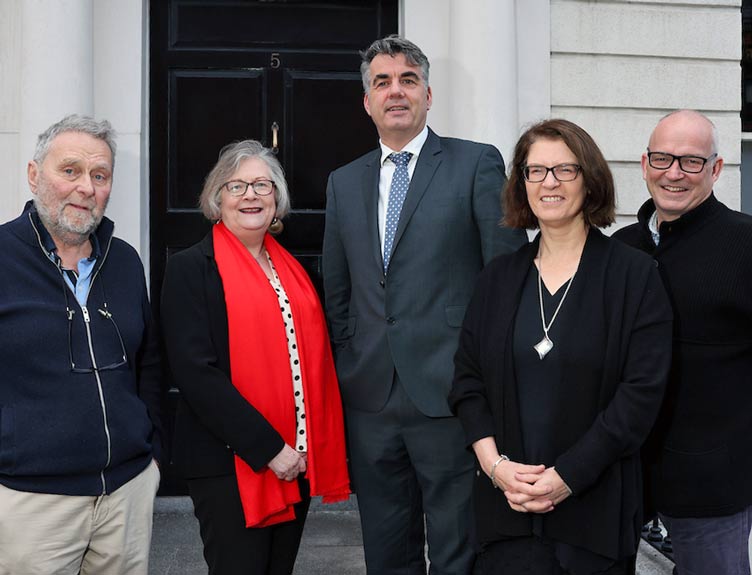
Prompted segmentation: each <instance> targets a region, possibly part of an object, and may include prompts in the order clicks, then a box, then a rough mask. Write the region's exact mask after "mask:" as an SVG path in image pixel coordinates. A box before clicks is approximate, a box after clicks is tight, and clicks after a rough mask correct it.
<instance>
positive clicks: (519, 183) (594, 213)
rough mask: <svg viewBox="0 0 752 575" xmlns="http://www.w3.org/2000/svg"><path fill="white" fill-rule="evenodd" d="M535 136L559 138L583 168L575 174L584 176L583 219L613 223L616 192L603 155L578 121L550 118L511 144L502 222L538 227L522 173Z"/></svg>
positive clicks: (594, 223)
mask: <svg viewBox="0 0 752 575" xmlns="http://www.w3.org/2000/svg"><path fill="white" fill-rule="evenodd" d="M538 140H560V141H562V142H564V143H565V144H566V146H567V147H568V148H569V149H570V150H572V153H573V154H574V155H575V156H576V157H577V163H578V164H579V165H580V167H581V168H582V169H581V171H580V175H578V177H582V178H583V182H584V186H585V192H586V193H585V202H584V203H583V204H582V215H583V216H584V218H585V223H586V224H588V225H590V226H596V227H599V228H605V227H607V226H610V225H611V224H613V223H614V213H615V211H616V192H615V191H614V178H613V176H612V175H611V170H610V169H609V167H608V163H607V162H606V159H605V158H604V157H603V154H602V153H601V151H600V149H599V148H598V146H597V145H596V143H595V142H594V141H593V138H591V137H590V134H588V133H587V132H586V131H585V130H583V129H582V128H580V127H579V126H578V125H577V124H574V123H573V122H570V121H569V120H562V119H552V120H544V121H542V122H538V123H537V124H535V125H534V126H532V127H530V128H528V129H527V130H526V131H525V133H524V134H522V136H521V137H520V139H519V141H518V142H517V145H516V146H515V147H514V158H513V159H512V165H511V167H510V168H509V172H510V173H509V179H508V180H507V184H506V186H505V188H504V200H503V202H504V225H506V226H508V227H510V228H524V229H537V228H538V218H536V217H535V214H534V213H533V210H532V209H531V208H530V204H529V203H528V201H527V191H526V190H525V177H524V176H523V174H522V171H523V169H524V168H525V165H526V164H527V156H528V153H529V152H530V147H531V146H532V145H533V143H535V142H536V141H538Z"/></svg>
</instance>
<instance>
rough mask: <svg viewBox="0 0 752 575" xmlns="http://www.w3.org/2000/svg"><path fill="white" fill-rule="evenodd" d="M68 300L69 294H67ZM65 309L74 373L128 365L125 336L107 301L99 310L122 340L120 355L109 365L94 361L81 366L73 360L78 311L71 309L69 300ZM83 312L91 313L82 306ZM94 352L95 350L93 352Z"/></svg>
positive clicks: (71, 365) (70, 356)
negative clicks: (75, 322)
mask: <svg viewBox="0 0 752 575" xmlns="http://www.w3.org/2000/svg"><path fill="white" fill-rule="evenodd" d="M66 300H67V296H66ZM65 303H66V306H65V310H66V313H67V314H68V359H69V360H70V369H71V372H73V373H94V372H95V371H112V370H113V369H118V368H120V367H123V366H127V365H128V353H127V352H126V351H125V343H124V342H123V336H122V335H121V334H120V329H119V328H118V326H117V324H116V323H115V318H114V317H112V314H111V313H110V310H109V309H108V308H107V304H106V303H105V304H104V305H103V306H102V307H101V308H97V312H98V313H99V314H100V315H101V316H102V317H103V318H104V319H105V320H108V321H109V322H111V324H112V327H113V328H114V329H115V334H116V335H117V339H118V341H119V342H120V355H119V357H116V358H114V361H111V362H110V363H108V364H107V365H96V367H95V366H94V363H93V362H91V363H92V365H91V366H90V367H81V366H80V365H76V362H75V361H74V360H73V343H72V341H73V316H74V315H75V313H76V311H75V310H73V309H71V308H70V307H69V306H68V302H67V301H66V302H65ZM81 311H82V313H89V310H88V308H85V311H84V308H82V310H81ZM91 353H93V352H91Z"/></svg>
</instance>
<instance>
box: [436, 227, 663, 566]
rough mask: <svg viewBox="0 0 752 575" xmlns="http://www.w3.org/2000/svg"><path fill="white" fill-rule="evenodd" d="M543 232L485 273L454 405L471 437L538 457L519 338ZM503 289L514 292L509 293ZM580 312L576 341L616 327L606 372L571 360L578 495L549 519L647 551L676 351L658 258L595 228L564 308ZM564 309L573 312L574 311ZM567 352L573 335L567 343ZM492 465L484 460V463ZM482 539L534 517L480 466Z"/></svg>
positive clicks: (567, 400) (556, 525) (565, 443)
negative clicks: (646, 519) (649, 447)
mask: <svg viewBox="0 0 752 575" xmlns="http://www.w3.org/2000/svg"><path fill="white" fill-rule="evenodd" d="M538 243H539V240H538V239H536V241H535V242H533V243H532V244H530V245H528V246H525V247H523V248H522V249H520V250H519V251H518V252H516V253H515V254H512V255H509V256H501V257H499V258H497V259H495V260H494V261H493V262H491V263H490V264H489V265H488V266H487V268H486V269H485V270H484V272H483V273H482V274H481V277H480V278H479V280H478V285H477V288H476V290H475V294H474V296H473V299H472V301H471V303H470V305H469V307H468V312H467V316H466V317H465V321H464V324H463V328H462V332H461V335H460V346H459V349H458V351H457V354H456V357H455V378H454V382H453V387H452V393H451V395H450V405H451V406H452V408H453V410H454V411H455V412H456V413H457V415H458V416H459V417H460V419H461V421H462V424H463V427H464V428H465V432H466V439H467V443H468V445H470V444H472V443H473V442H474V441H476V440H478V439H481V438H483V437H488V436H493V437H495V439H496V443H497V446H498V449H499V452H500V453H504V454H506V455H508V456H509V457H510V458H511V459H512V460H513V461H519V462H522V463H539V462H537V461H526V459H525V454H524V452H523V443H522V432H521V427H520V420H519V412H518V408H517V387H516V385H517V384H516V381H515V376H514V360H513V357H512V355H513V354H512V334H513V330H514V321H515V316H516V313H517V308H518V305H519V301H520V297H521V293H522V288H523V285H524V282H525V278H526V276H527V274H528V272H529V270H530V267H531V265H533V264H532V262H533V259H534V257H535V254H536V253H537V251H538ZM502 288H503V289H502ZM564 305H565V306H566V307H569V311H570V313H571V312H574V313H575V314H576V316H575V317H576V318H577V321H576V322H573V325H576V326H577V332H576V333H573V334H572V335H571V337H572V338H582V339H585V340H586V341H588V340H589V339H590V338H591V337H592V335H591V334H593V333H605V334H606V337H605V340H606V341H605V342H600V343H602V345H599V346H594V349H603V350H605V355H604V356H603V358H602V361H603V363H602V365H603V368H602V370H598V371H594V370H591V369H585V368H582V367H581V366H579V365H577V364H576V363H574V362H570V363H566V362H564V363H563V365H562V381H561V383H560V385H563V386H566V387H567V390H568V393H563V394H562V395H561V397H560V408H559V412H558V413H559V417H557V421H556V422H555V426H554V427H555V433H554V437H556V439H555V441H556V445H555V446H554V448H555V451H556V453H557V457H556V461H555V467H556V470H557V471H558V472H559V474H560V475H561V477H562V478H563V479H564V481H565V482H566V483H567V485H569V487H570V488H571V489H572V491H573V495H572V496H571V497H569V498H568V499H566V500H565V501H563V502H562V503H561V504H560V505H558V506H557V508H556V509H555V510H554V511H553V512H551V513H549V514H546V515H544V516H543V522H544V523H543V529H544V533H545V534H546V535H547V536H549V537H551V538H553V539H555V540H557V541H561V542H564V543H568V544H571V545H576V546H579V547H583V548H585V549H588V550H590V551H593V552H595V553H599V554H601V555H604V556H606V557H611V558H614V559H618V558H623V557H627V556H631V555H633V554H634V553H635V552H636V549H637V544H638V541H639V539H638V538H639V533H640V528H641V526H642V525H641V524H642V517H641V502H642V497H641V472H640V462H639V448H640V445H641V444H642V443H643V441H644V440H645V437H646V436H647V434H648V432H649V430H650V428H651V426H652V425H653V422H654V420H655V417H656V415H657V413H658V410H659V407H660V403H661V400H662V398H663V393H664V390H665V385H666V378H667V374H668V369H669V364H670V359H671V308H670V306H669V302H668V298H667V296H666V293H665V291H664V289H663V285H662V283H661V280H660V277H659V275H658V272H657V270H656V268H655V265H654V262H653V261H652V260H651V258H649V257H646V256H645V254H642V253H640V252H638V251H637V250H634V249H630V248H628V247H627V246H625V245H623V244H621V243H620V242H617V241H615V240H611V239H609V238H607V237H605V236H604V235H603V234H602V233H601V232H600V231H599V230H596V229H592V230H591V231H590V233H589V234H588V238H587V241H586V243H585V248H584V250H583V254H582V259H581V261H580V266H579V270H578V272H577V276H576V278H575V281H574V283H573V284H572V288H571V290H570V293H569V295H568V297H567V300H566V302H565V304H564ZM562 311H563V310H562ZM556 345H557V346H559V348H560V350H561V353H562V354H564V357H566V346H567V340H566V339H562V338H560V340H557V341H556ZM478 470H480V468H478ZM474 499H475V501H474V503H475V511H476V517H477V519H476V521H477V524H478V536H479V538H480V541H481V542H487V541H494V540H497V539H500V538H502V537H504V536H514V535H529V534H531V533H532V530H531V529H532V521H531V516H530V514H524V513H518V512H516V511H513V510H512V509H511V508H510V507H509V505H508V503H507V501H506V499H505V497H504V494H503V493H502V492H501V491H500V490H497V489H494V488H493V487H492V485H491V482H490V481H489V479H488V477H486V475H485V473H483V472H482V471H480V472H479V473H476V477H475V486H474Z"/></svg>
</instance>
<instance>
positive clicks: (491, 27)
mask: <svg viewBox="0 0 752 575" xmlns="http://www.w3.org/2000/svg"><path fill="white" fill-rule="evenodd" d="M531 2H532V4H534V5H535V6H534V7H533V6H528V4H529V3H531ZM402 8H403V11H402V14H403V20H402V22H401V31H402V33H403V34H404V35H405V36H406V37H407V38H408V39H410V40H412V41H414V42H415V43H416V44H418V45H419V46H420V47H421V48H422V49H423V50H424V51H425V52H426V54H427V55H428V57H429V59H430V60H431V85H432V89H433V96H434V102H433V108H432V110H431V112H430V113H429V116H428V122H429V124H430V125H431V126H432V127H433V128H434V129H436V131H438V132H439V133H441V134H442V135H446V136H455V137H459V138H468V139H472V140H478V141H482V142H489V143H492V144H495V145H496V146H497V147H498V148H499V149H500V150H501V152H502V154H503V155H504V158H505V159H509V158H510V157H511V152H512V149H513V147H514V144H515V143H516V141H517V138H518V136H519V133H520V127H521V125H522V124H524V123H526V122H528V121H529V120H530V119H531V117H535V116H543V115H546V114H547V112H548V110H549V102H550V96H549V83H548V80H547V74H548V61H549V46H550V40H549V35H550V30H549V28H548V10H549V8H548V0H404V2H403V5H402ZM541 10H542V11H543V16H542V17H540V13H541ZM533 14H535V15H536V17H535V18H533V17H532V15H533ZM520 25H522V26H523V28H522V30H520ZM531 47H532V49H531ZM521 65H522V66H524V69H523V70H521V69H520V66H521ZM541 78H544V79H545V81H544V82H541V81H540V80H541ZM523 87H524V96H525V98H526V101H525V102H521V92H520V90H521V89H522V88H523ZM531 95H534V97H532V99H531Z"/></svg>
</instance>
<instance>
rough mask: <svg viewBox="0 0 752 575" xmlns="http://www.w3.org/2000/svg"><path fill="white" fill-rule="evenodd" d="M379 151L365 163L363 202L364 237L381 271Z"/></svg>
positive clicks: (362, 188)
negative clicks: (364, 215) (364, 218)
mask: <svg viewBox="0 0 752 575" xmlns="http://www.w3.org/2000/svg"><path fill="white" fill-rule="evenodd" d="M380 160H381V149H380V148H379V149H377V150H376V151H375V152H374V153H373V154H372V156H371V158H370V159H369V161H368V163H366V168H365V170H363V181H362V182H361V188H360V189H361V190H363V201H364V204H365V210H366V227H365V230H366V234H367V235H366V237H367V239H368V242H369V243H370V244H371V248H372V252H373V256H374V258H376V263H377V264H378V265H379V269H383V266H384V258H383V257H382V256H381V238H380V237H379V176H380V174H381V164H380Z"/></svg>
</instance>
